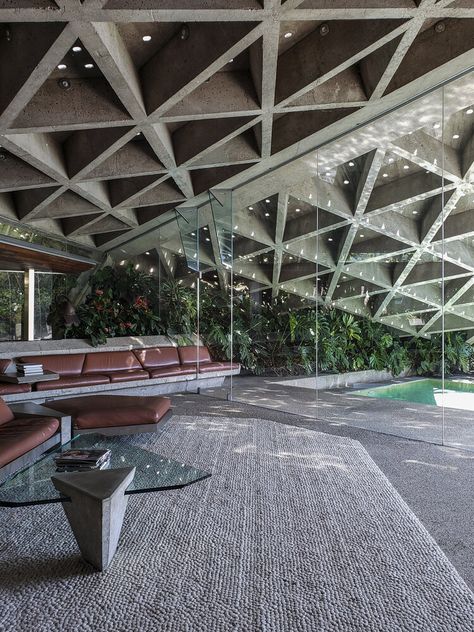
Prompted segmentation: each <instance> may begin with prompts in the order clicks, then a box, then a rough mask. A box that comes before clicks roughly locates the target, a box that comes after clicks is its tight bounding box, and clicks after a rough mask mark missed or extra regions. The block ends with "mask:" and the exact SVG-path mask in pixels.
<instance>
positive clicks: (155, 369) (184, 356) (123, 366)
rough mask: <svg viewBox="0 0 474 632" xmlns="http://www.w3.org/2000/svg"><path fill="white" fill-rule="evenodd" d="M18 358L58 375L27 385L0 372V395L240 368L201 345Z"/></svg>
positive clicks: (2, 369) (1, 368)
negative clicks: (219, 359) (218, 359)
mask: <svg viewBox="0 0 474 632" xmlns="http://www.w3.org/2000/svg"><path fill="white" fill-rule="evenodd" d="M19 360H20V361H21V362H33V363H41V364H42V365H43V367H44V368H45V369H47V370H49V371H53V372H54V373H57V374H59V376H60V377H59V379H58V380H54V381H45V382H37V383H35V384H33V385H29V384H7V383H5V382H3V383H2V382H1V375H0V396H1V395H8V394H12V393H27V392H30V391H31V390H34V391H52V390H59V389H61V390H62V389H68V388H71V389H72V388H77V387H87V386H96V385H104V387H105V386H106V385H107V384H116V383H129V382H133V381H141V380H155V379H159V378H164V377H167V378H168V377H178V376H181V375H191V376H192V375H193V374H196V373H197V372H199V373H201V374H209V373H212V372H217V371H220V372H223V371H232V370H236V369H237V370H238V369H240V365H238V364H234V363H232V362H213V361H212V359H211V356H210V354H209V350H208V349H207V347H204V346H184V347H151V348H141V349H133V350H130V351H95V352H92V353H70V354H54V355H39V356H25V357H21V358H19ZM0 362H1V363H3V365H2V364H0V372H5V371H6V370H7V368H8V366H9V365H10V364H11V362H12V361H11V360H6V361H5V360H1V361H0ZM124 386H125V384H124ZM130 386H131V384H130ZM104 390H106V389H105V388H104Z"/></svg>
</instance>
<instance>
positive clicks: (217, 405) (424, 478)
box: [173, 394, 474, 590]
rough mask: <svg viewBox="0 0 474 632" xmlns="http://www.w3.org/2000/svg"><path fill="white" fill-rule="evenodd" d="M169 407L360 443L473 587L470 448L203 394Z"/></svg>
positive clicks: (179, 398)
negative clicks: (290, 427)
mask: <svg viewBox="0 0 474 632" xmlns="http://www.w3.org/2000/svg"><path fill="white" fill-rule="evenodd" d="M296 401H297V398H296V396H295V402H294V404H295V405H296ZM173 405H174V406H175V407H176V411H177V412H178V411H179V414H180V415H190V416H195V415H200V414H202V415H216V416H219V415H226V416H230V417H259V418H262V419H269V420H272V421H275V422H279V423H285V424H291V425H295V426H300V427H304V428H309V429H312V430H316V431H319V432H326V433H330V434H335V435H342V436H347V437H351V438H353V439H356V440H358V441H360V442H361V443H362V445H363V446H364V447H365V448H366V450H367V451H368V453H369V454H370V456H371V457H372V458H373V459H374V461H375V462H376V463H377V465H378V466H379V467H380V469H381V470H382V471H383V472H384V474H385V475H386V476H387V478H388V479H389V480H390V482H391V483H392V484H393V485H394V487H395V488H396V489H397V490H398V492H399V493H400V494H401V496H402V497H403V498H404V500H405V501H406V502H407V503H408V505H409V506H410V507H411V509H412V510H413V511H414V512H415V514H416V515H417V516H418V517H419V519H420V520H421V521H422V523H423V524H424V525H425V527H426V529H427V530H428V531H429V532H430V533H431V535H432V536H433V537H434V538H435V540H436V541H437V543H438V544H439V546H440V547H441V549H442V550H443V551H444V553H445V554H446V555H447V557H448V558H449V559H450V560H451V562H452V563H453V564H454V566H455V567H456V568H457V570H458V571H459V573H460V574H461V576H462V577H463V578H464V580H465V581H466V583H467V584H468V585H469V586H470V588H471V589H472V590H474V528H473V515H472V514H473V507H474V453H473V452H470V451H466V450H461V449H459V448H454V447H446V446H440V445H434V444H431V443H427V442H423V441H416V440H413V439H407V438H403V437H397V436H393V435H390V434H384V433H381V432H374V431H373V430H369V429H365V428H359V427H356V426H354V425H349V424H347V423H345V422H344V423H342V422H339V421H338V420H337V419H336V417H337V413H336V412H335V411H334V413H333V414H331V415H328V418H327V419H315V418H310V417H307V416H302V415H301V414H299V411H298V410H297V409H296V408H295V407H294V410H293V413H296V414H291V413H288V412H286V411H284V410H278V409H271V408H262V407H255V406H254V405H250V404H249V403H244V402H241V401H233V402H228V401H225V400H223V399H219V398H216V397H214V396H210V395H209V394H201V395H193V394H180V395H175V396H173Z"/></svg>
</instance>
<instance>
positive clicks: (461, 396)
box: [354, 379, 474, 410]
mask: <svg viewBox="0 0 474 632" xmlns="http://www.w3.org/2000/svg"><path fill="white" fill-rule="evenodd" d="M444 384H445V390H444V393H443V389H442V385H443V383H442V381H441V380H434V379H428V380H413V381H411V382H404V383H402V384H390V385H389V386H377V387H375V388H367V389H364V390H361V391H354V395H363V396H364V397H379V398H381V399H398V400H401V401H404V402H415V403H417V404H428V405H431V406H446V407H447V408H460V409H462V410H474V383H472V382H464V381H458V380H445V383H444Z"/></svg>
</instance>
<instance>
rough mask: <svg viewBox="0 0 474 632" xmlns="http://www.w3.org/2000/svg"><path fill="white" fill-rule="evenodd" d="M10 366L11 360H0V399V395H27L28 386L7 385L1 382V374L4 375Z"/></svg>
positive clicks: (29, 388) (29, 387) (29, 389)
mask: <svg viewBox="0 0 474 632" xmlns="http://www.w3.org/2000/svg"><path fill="white" fill-rule="evenodd" d="M11 364H12V361H11V360H0V397H1V396H2V395H11V394H13V393H29V392H30V391H31V386H30V385H29V384H9V383H7V382H2V381H1V379H2V375H1V374H2V373H5V372H6V371H7V369H8V367H9V366H10V365H11Z"/></svg>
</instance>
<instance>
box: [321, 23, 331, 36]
mask: <svg viewBox="0 0 474 632" xmlns="http://www.w3.org/2000/svg"><path fill="white" fill-rule="evenodd" d="M319 33H320V34H321V35H322V36H323V37H324V36H325V35H327V34H328V33H329V24H326V22H325V23H324V24H321V26H320V27H319Z"/></svg>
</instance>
